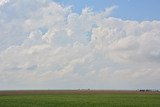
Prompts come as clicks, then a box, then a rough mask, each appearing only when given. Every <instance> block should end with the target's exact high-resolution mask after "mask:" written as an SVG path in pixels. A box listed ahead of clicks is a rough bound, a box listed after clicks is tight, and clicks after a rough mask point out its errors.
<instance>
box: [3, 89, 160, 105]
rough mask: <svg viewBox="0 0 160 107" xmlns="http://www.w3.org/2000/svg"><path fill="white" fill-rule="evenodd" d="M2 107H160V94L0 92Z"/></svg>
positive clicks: (92, 91) (127, 92) (64, 91)
mask: <svg viewBox="0 0 160 107" xmlns="http://www.w3.org/2000/svg"><path fill="white" fill-rule="evenodd" d="M0 107H160V92H139V91H113V90H108V91H106V90H54V91H53V90H39V91H36V90H30V91H25V90H24V91H0Z"/></svg>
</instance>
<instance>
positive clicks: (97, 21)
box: [0, 0, 160, 90]
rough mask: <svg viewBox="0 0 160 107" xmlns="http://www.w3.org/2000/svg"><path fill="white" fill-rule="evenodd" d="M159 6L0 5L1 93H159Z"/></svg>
mask: <svg viewBox="0 0 160 107" xmlns="http://www.w3.org/2000/svg"><path fill="white" fill-rule="evenodd" d="M158 4H159V0H146V1H145V0H123V1H122V0H99V1H98V0H83V1H82V0H0V62H1V63H0V90H17V89H18V90H19V89H25V90H27V89H88V88H90V89H131V90H132V89H160V85H159V84H160V30H159V28H160V15H159V14H157V12H158V10H160V9H159V8H160V7H159V6H158Z"/></svg>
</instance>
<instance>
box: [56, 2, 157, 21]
mask: <svg viewBox="0 0 160 107" xmlns="http://www.w3.org/2000/svg"><path fill="white" fill-rule="evenodd" d="M55 1H56V2H59V3H61V4H63V5H66V6H69V5H72V6H73V11H75V12H78V13H80V12H81V10H82V9H83V8H85V7H91V8H92V9H93V10H94V11H96V12H100V11H103V10H105V8H106V7H110V6H113V5H116V6H117V7H118V9H117V10H115V11H114V12H113V13H112V16H113V17H118V18H121V19H124V20H138V21H143V20H159V19H160V15H159V14H158V12H159V10H160V6H159V4H160V1H159V0H55Z"/></svg>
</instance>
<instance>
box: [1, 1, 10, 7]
mask: <svg viewBox="0 0 160 107" xmlns="http://www.w3.org/2000/svg"><path fill="white" fill-rule="evenodd" d="M7 2H9V0H0V6H3V5H4V4H6V3H7Z"/></svg>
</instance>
